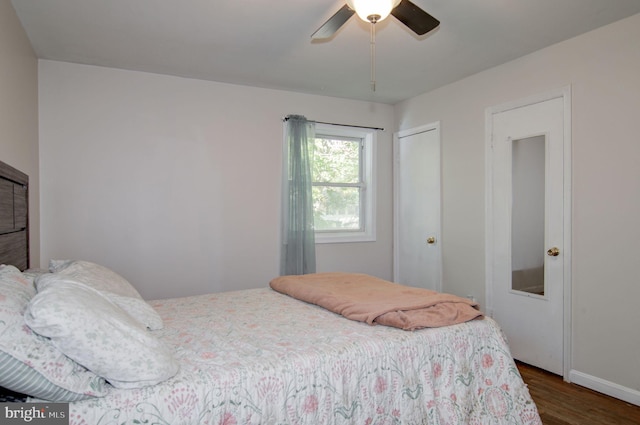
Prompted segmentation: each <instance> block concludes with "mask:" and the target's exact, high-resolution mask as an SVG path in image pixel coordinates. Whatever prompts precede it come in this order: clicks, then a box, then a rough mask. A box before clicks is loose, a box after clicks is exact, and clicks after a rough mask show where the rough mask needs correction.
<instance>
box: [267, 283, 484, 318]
mask: <svg viewBox="0 0 640 425" xmlns="http://www.w3.org/2000/svg"><path fill="white" fill-rule="evenodd" d="M269 284H270V286H271V288H273V289H274V290H276V291H278V292H281V293H283V294H287V295H289V296H291V297H293V298H296V299H299V300H302V301H305V302H308V303H312V304H316V305H319V306H321V307H324V308H326V309H327V310H330V311H333V312H334V313H338V314H341V315H343V316H344V317H346V318H348V319H351V320H357V321H360V322H366V323H368V324H370V325H371V324H374V323H378V324H381V325H386V326H394V327H397V328H400V329H404V330H414V329H420V328H435V327H440V326H447V325H454V324H457V323H462V322H466V321H469V320H473V319H475V318H481V317H483V314H482V313H481V312H480V311H479V310H478V309H477V308H476V307H477V303H474V302H473V301H471V300H468V299H466V298H461V297H458V296H455V295H451V294H444V293H440V292H436V291H430V290H428V289H422V288H414V287H411V286H405V285H399V284H397V283H392V282H389V281H386V280H382V279H378V278H376V277H373V276H369V275H366V274H357V273H315V274H307V275H299V276H280V277H277V278H275V279H273V280H272V281H271V282H270V283H269Z"/></svg>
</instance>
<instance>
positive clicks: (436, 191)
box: [393, 123, 442, 291]
mask: <svg viewBox="0 0 640 425" xmlns="http://www.w3.org/2000/svg"><path fill="white" fill-rule="evenodd" d="M394 158H395V161H394V204H395V205H394V262H393V263H394V267H393V270H394V273H393V274H394V281H395V282H397V283H401V284H403V285H409V286H415V287H420V288H426V289H432V290H436V291H441V290H442V251H441V248H440V232H441V225H440V211H441V199H440V191H441V190H440V124H439V123H434V124H430V125H426V126H422V127H418V128H414V129H411V130H406V131H401V132H398V133H396V134H395V135H394Z"/></svg>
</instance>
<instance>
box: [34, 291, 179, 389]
mask: <svg viewBox="0 0 640 425" xmlns="http://www.w3.org/2000/svg"><path fill="white" fill-rule="evenodd" d="M24 317H25V321H26V323H27V325H29V327H31V329H33V331H34V332H37V333H39V334H40V335H43V336H46V337H48V338H51V341H52V343H53V344H54V345H55V346H56V347H57V348H58V349H59V350H60V351H62V352H63V353H64V354H66V355H67V356H68V357H69V358H71V359H73V360H75V361H76V362H78V363H79V364H81V365H83V366H84V367H86V368H87V369H89V370H90V371H92V372H94V373H95V374H96V375H98V376H101V377H103V378H104V379H106V380H107V381H109V382H110V383H111V384H112V385H113V386H114V387H118V388H139V387H144V386H148V385H154V384H157V383H159V382H162V381H164V380H166V379H169V378H171V377H172V376H173V375H175V374H176V373H177V371H178V363H177V362H176V361H175V359H174V358H173V355H172V352H171V350H170V349H169V348H168V347H167V346H166V345H165V344H163V343H162V342H161V341H160V340H159V339H158V338H156V337H155V336H154V335H152V334H151V332H149V331H147V329H146V328H144V327H143V326H142V325H141V324H140V323H138V322H137V321H136V320H134V319H133V318H132V317H131V316H129V315H128V314H127V313H125V312H124V311H123V310H122V309H120V308H119V307H118V306H117V305H116V304H115V303H114V302H113V301H111V300H110V299H109V298H108V297H106V296H105V295H104V294H103V293H101V292H100V291H97V290H95V289H93V288H90V287H88V286H86V285H83V284H79V283H77V282H73V281H60V282H57V283H56V284H55V285H46V286H45V287H44V288H43V289H42V290H41V291H39V292H38V294H37V295H36V296H35V297H34V298H33V299H32V300H31V302H30V303H29V305H28V306H27V309H26V311H25V316H24Z"/></svg>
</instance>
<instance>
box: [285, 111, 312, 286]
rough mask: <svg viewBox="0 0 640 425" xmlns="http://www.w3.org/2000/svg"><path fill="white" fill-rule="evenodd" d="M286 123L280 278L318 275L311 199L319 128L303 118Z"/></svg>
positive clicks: (293, 117) (287, 119)
mask: <svg viewBox="0 0 640 425" xmlns="http://www.w3.org/2000/svg"><path fill="white" fill-rule="evenodd" d="M285 121H286V124H285V140H284V160H283V172H282V231H283V232H282V250H281V260H280V274H281V275H291V274H307V273H315V271H316V246H315V235H314V228H313V201H312V197H311V154H312V146H311V145H312V143H313V139H314V137H315V125H314V123H313V122H309V121H307V119H306V118H305V117H303V116H300V115H289V116H288V117H286V118H285Z"/></svg>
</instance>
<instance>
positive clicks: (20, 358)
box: [0, 265, 108, 402]
mask: <svg viewBox="0 0 640 425" xmlns="http://www.w3.org/2000/svg"><path fill="white" fill-rule="evenodd" d="M34 295H35V289H34V286H33V280H32V279H29V278H27V277H25V276H24V275H23V274H22V273H21V272H20V270H18V269H17V268H15V267H14V266H8V265H7V266H5V265H2V266H0V386H2V387H4V388H7V389H10V390H12V391H16V392H19V393H23V394H27V395H29V396H32V397H36V398H39V399H43V400H50V401H61V402H66V401H76V400H82V399H85V398H89V397H95V396H102V395H105V394H106V392H107V389H108V386H107V384H106V383H105V381H104V379H103V378H100V377H99V376H97V375H95V374H94V373H92V372H90V371H88V370H87V369H85V368H84V367H82V366H81V365H79V364H77V363H76V362H74V361H73V360H71V359H69V358H68V357H66V356H65V355H64V354H63V353H62V352H60V351H59V350H58V349H57V348H56V347H55V346H54V345H53V344H52V343H51V342H50V340H49V339H48V338H44V337H42V336H40V335H38V334H36V333H34V332H33V331H31V329H29V327H28V326H27V325H26V323H25V321H24V311H25V309H26V306H27V304H28V303H29V301H30V300H31V298H33V296H34Z"/></svg>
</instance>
